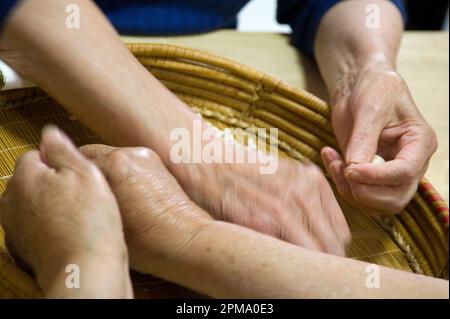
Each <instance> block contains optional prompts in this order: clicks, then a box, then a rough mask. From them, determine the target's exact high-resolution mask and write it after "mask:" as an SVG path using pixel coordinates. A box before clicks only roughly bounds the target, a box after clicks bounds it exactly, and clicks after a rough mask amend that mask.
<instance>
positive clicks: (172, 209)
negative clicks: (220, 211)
mask: <svg viewBox="0 0 450 319" xmlns="http://www.w3.org/2000/svg"><path fill="white" fill-rule="evenodd" d="M80 151H81V152H82V153H83V154H84V155H85V156H86V157H88V158H90V159H91V160H93V161H94V163H95V164H96V165H97V166H98V167H99V168H100V169H101V171H102V172H103V174H104V175H105V177H106V178H107V180H108V182H109V185H110V186H111V188H112V190H113V192H114V194H115V196H116V198H117V201H118V203H119V207H120V212H121V214H122V219H123V225H124V231H125V237H126V241H127V245H128V250H129V255H130V264H131V267H132V268H133V269H135V270H138V271H141V272H150V273H151V274H154V275H159V274H161V273H162V271H161V269H163V268H164V267H166V265H165V261H166V260H169V259H170V254H171V253H179V252H180V251H181V253H183V254H189V252H183V246H184V245H186V244H187V242H188V241H189V240H190V238H192V236H194V235H195V233H196V232H198V231H200V229H201V228H202V227H204V225H205V224H206V223H207V222H208V221H209V220H211V219H212V218H211V217H210V216H209V215H208V214H207V213H206V212H205V211H203V210H201V209H200V208H199V207H197V206H196V205H195V204H194V203H193V202H192V201H191V200H190V199H189V198H188V196H187V195H186V194H185V193H184V192H183V190H182V189H181V187H180V186H179V185H178V183H177V181H176V180H175V178H174V177H173V176H172V175H171V174H170V173H169V172H168V170H167V169H166V167H165V166H164V164H163V163H162V162H161V160H160V158H159V157H158V155H157V154H156V153H155V152H153V151H152V150H150V149H147V148H115V147H111V146H106V145H86V146H83V147H81V148H80ZM149 264H151V266H150V267H149V266H148V265H149Z"/></svg>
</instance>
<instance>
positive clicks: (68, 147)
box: [40, 126, 88, 171]
mask: <svg viewBox="0 0 450 319" xmlns="http://www.w3.org/2000/svg"><path fill="white" fill-rule="evenodd" d="M40 154H41V158H42V161H43V162H44V163H46V164H47V165H48V166H49V167H51V168H54V169H56V170H58V171H59V170H62V169H64V168H70V169H79V168H82V167H84V166H85V165H86V164H87V163H88V162H87V160H86V159H85V158H84V157H83V155H81V153H80V152H78V150H77V149H76V147H75V146H74V145H73V143H72V142H71V141H70V139H69V138H68V137H67V136H66V135H65V134H64V133H63V132H62V131H60V130H59V129H58V128H56V127H55V126H46V127H45V128H44V129H43V130H42V140H41V145H40Z"/></svg>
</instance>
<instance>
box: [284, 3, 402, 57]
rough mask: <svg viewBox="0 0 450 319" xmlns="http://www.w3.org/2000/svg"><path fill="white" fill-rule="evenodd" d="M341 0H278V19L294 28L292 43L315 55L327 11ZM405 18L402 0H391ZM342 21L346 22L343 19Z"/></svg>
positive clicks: (309, 54) (308, 53) (310, 54)
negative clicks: (318, 34)
mask: <svg viewBox="0 0 450 319" xmlns="http://www.w3.org/2000/svg"><path fill="white" fill-rule="evenodd" d="M338 2H340V0H278V8H277V20H278V22H280V23H285V24H289V25H290V26H291V28H292V43H293V45H295V46H296V47H297V48H299V49H300V50H301V51H302V52H303V53H305V54H307V55H308V56H310V57H314V40H315V38H316V33H317V29H318V28H319V24H320V21H321V20H322V18H323V16H324V15H325V13H326V12H327V11H328V10H330V9H331V7H332V6H334V5H335V4H337V3H338ZM391 2H392V3H394V4H395V5H396V6H397V8H398V9H399V10H400V12H401V14H402V16H403V19H404V20H405V10H404V6H403V1H402V0H391ZM342 23H346V22H345V21H343V22H342Z"/></svg>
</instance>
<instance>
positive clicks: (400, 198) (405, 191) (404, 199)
mask: <svg viewBox="0 0 450 319" xmlns="http://www.w3.org/2000/svg"><path fill="white" fill-rule="evenodd" d="M417 185H418V181H417V183H415V184H414V185H407V186H401V187H392V186H372V185H365V184H358V183H350V187H351V190H352V194H353V198H354V199H355V201H356V202H357V203H359V204H361V205H364V207H368V208H371V209H372V211H374V212H376V214H377V215H378V214H380V213H384V214H390V215H392V214H397V213H399V212H401V211H402V210H403V209H404V208H405V206H406V205H408V203H409V200H410V199H411V198H412V196H414V193H415V192H416V190H417ZM366 211H367V212H370V211H371V210H370V209H369V210H366Z"/></svg>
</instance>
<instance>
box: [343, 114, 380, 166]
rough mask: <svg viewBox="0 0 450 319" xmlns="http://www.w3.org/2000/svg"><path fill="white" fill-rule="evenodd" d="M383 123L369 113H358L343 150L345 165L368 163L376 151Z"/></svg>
mask: <svg viewBox="0 0 450 319" xmlns="http://www.w3.org/2000/svg"><path fill="white" fill-rule="evenodd" d="M383 128H384V123H383V121H382V120H381V119H379V118H376V117H375V118H374V117H373V116H371V115H369V114H362V113H361V114H359V115H358V116H357V117H356V118H355V119H354V122H353V129H352V133H351V135H350V139H349V141H348V144H347V148H346V152H345V161H346V163H347V165H349V164H352V163H370V162H372V159H373V158H374V156H375V154H376V153H377V148H378V140H379V138H380V134H381V131H382V130H383Z"/></svg>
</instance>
